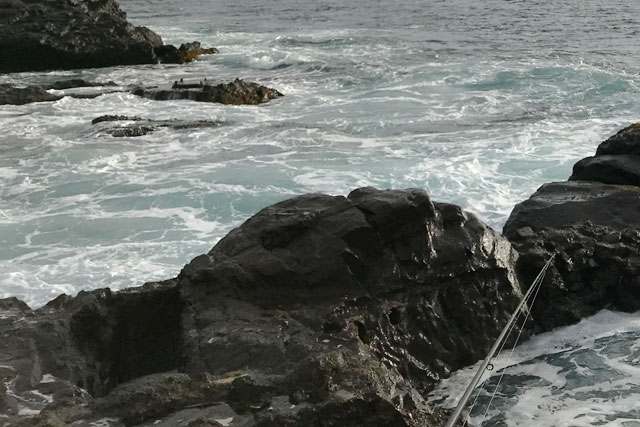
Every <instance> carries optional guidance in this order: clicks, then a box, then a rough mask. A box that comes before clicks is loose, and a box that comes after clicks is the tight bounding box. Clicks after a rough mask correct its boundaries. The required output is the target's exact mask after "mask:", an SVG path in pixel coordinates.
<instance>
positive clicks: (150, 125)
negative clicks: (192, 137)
mask: <svg viewBox="0 0 640 427" xmlns="http://www.w3.org/2000/svg"><path fill="white" fill-rule="evenodd" d="M105 122H109V123H113V122H133V123H129V124H120V125H118V126H108V127H102V128H101V131H102V132H106V133H108V134H109V135H111V136H114V137H117V138H120V137H136V136H143V135H148V134H150V133H153V132H155V131H156V129H158V128H169V129H175V130H181V129H199V128H210V127H219V126H222V125H224V124H225V122H222V121H215V120H149V119H142V118H140V117H129V116H119V115H106V116H100V117H96V118H95V119H93V120H92V121H91V124H93V125H95V124H99V123H105Z"/></svg>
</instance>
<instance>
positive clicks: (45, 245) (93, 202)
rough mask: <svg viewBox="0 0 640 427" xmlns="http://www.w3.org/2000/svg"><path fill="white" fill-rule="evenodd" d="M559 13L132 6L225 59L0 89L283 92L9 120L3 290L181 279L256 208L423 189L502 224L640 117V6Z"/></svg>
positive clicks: (29, 293)
mask: <svg viewBox="0 0 640 427" xmlns="http://www.w3.org/2000/svg"><path fill="white" fill-rule="evenodd" d="M560 3H561V4H549V2H546V1H545V2H542V1H527V2H505V1H502V0H500V1H498V0H487V1H472V2H469V1H466V0H465V1H462V0H451V1H447V2H429V4H425V3H424V2H423V1H417V0H403V1H402V2H400V3H394V5H393V9H392V10H391V9H390V8H391V6H390V4H389V3H388V2H386V3H385V2H365V1H363V0H347V1H341V2H336V1H320V2H318V1H315V0H314V1H311V0H305V1H297V0H296V1H293V0H285V1H279V2H264V1H260V2H258V1H257V0H256V1H246V2H245V1H243V2H230V1H222V0H218V1H214V2H210V1H204V0H185V1H183V2H170V1H168V0H123V1H122V6H123V8H124V9H125V11H127V12H128V14H129V17H130V19H131V20H132V21H133V22H134V24H136V25H148V26H149V27H151V28H152V29H154V30H156V31H157V32H159V33H160V34H161V35H162V36H163V37H164V39H165V41H167V42H169V43H180V42H185V41H191V40H200V41H201V42H202V43H203V44H204V45H206V46H216V47H218V48H219V49H220V54H218V55H213V56H207V57H202V58H201V59H200V60H198V61H197V62H195V63H193V64H189V65H186V66H175V65H157V66H156V65H149V66H140V67H113V68H106V69H99V70H82V71H57V72H49V73H22V74H9V75H2V76H0V82H10V83H16V84H32V83H42V82H51V81H55V80H60V79H64V78H75V77H81V78H85V79H89V80H97V81H108V80H114V81H116V82H117V83H118V84H121V85H123V86H124V85H129V84H136V83H144V84H148V85H152V84H163V83H167V82H171V81H174V80H178V79H180V78H185V79H186V80H189V79H197V80H199V79H202V78H204V77H208V78H210V79H219V80H222V81H228V80H231V79H233V78H236V77H241V78H246V79H249V80H252V81H258V82H260V83H263V84H265V85H268V86H272V87H275V88H277V89H278V90H280V91H281V92H283V93H284V94H285V95H286V96H285V97H284V98H281V99H278V100H275V101H273V102H271V103H269V104H266V105H262V106H259V107H255V106H222V105H215V104H202V103H195V102H190V101H166V102H155V101H150V100H147V99H142V98H138V97H135V96H133V95H130V94H125V93H112V94H108V95H104V96H101V97H99V98H96V99H72V98H63V99H62V100H60V101H57V102H53V103H40V104H31V105H26V106H19V107H15V106H1V107H0V121H1V123H2V133H1V134H0V296H7V295H16V296H18V297H21V298H23V299H25V300H26V301H27V302H29V303H30V304H33V305H41V304H43V303H44V302H46V301H47V300H48V299H50V298H52V297H54V296H56V295H57V294H59V293H60V292H66V293H71V294H73V293H75V292H77V291H78V290H80V289H91V288H98V287H105V286H110V287H112V288H116V289H118V288H122V287H126V286H133V285H138V284H140V283H142V282H143V281H146V280H155V279H164V278H168V277H172V276H175V275H176V274H177V273H178V271H179V270H180V268H181V266H182V265H184V264H185V263H186V262H187V261H188V260H189V259H191V258H192V257H194V256H197V255H199V254H201V253H203V252H206V251H208V250H209V249H210V248H211V247H212V246H213V244H214V243H215V242H216V241H217V240H218V239H219V238H220V237H222V236H223V235H224V234H226V233H227V232H228V231H229V230H230V229H231V228H232V227H234V226H236V225H238V224H239V223H240V222H242V221H243V220H245V219H246V218H248V217H249V216H250V215H252V214H254V213H256V212H257V211H258V210H259V209H261V208H262V207H264V206H266V205H269V204H272V203H274V202H276V201H279V200H282V199H284V198H287V197H290V196H293V195H296V194H301V193H306V192H316V191H319V192H326V193H331V194H346V193H348V192H349V191H350V190H352V189H353V188H355V187H358V186H364V185H373V186H376V187H379V188H406V187H419V188H424V189H426V190H427V191H428V192H429V194H430V195H431V196H432V197H433V199H435V200H438V201H446V202H452V203H457V204H460V205H462V206H463V207H464V208H466V209H468V210H470V211H472V212H475V213H476V214H478V215H479V216H480V217H481V218H482V219H484V220H485V221H487V222H488V223H489V224H491V225H492V226H493V227H496V228H498V229H499V228H501V227H502V224H503V223H504V221H505V220H506V218H507V216H508V214H509V212H510V211H511V209H512V208H513V206H514V204H515V203H517V202H519V201H521V200H523V199H525V198H527V197H528V196H529V195H530V194H531V193H532V192H533V191H535V189H536V188H537V187H538V186H539V185H541V184H542V183H544V182H548V181H552V180H564V179H566V178H567V177H568V176H569V175H570V173H571V167H572V165H573V163H574V162H575V161H577V160H578V159H580V158H582V157H584V156H586V155H589V154H591V153H593V152H594V150H595V147H596V145H597V144H598V143H599V142H600V141H601V140H602V139H603V138H604V137H606V136H608V135H609V134H611V133H613V132H614V131H616V130H617V129H619V128H621V127H622V126H624V125H626V124H628V123H630V122H632V121H635V120H636V119H637V118H638V116H639V113H640V106H639V105H638V103H637V99H638V95H639V94H640V90H639V87H640V77H638V76H639V75H640V73H639V71H640V63H639V62H638V60H637V58H639V57H640V55H638V52H637V46H638V43H635V42H633V40H635V38H636V35H635V34H636V31H637V27H638V26H637V25H636V23H635V21H634V19H635V18H633V17H634V16H640V15H639V14H638V13H637V12H640V6H639V5H638V4H636V3H635V2H626V1H623V0H614V1H612V2H608V3H607V5H605V6H603V5H602V4H601V3H602V2H597V1H595V0H587V1H581V2H579V7H577V5H578V3H577V2H560ZM569 3H572V4H573V3H575V4H574V5H573V6H572V5H570V4H569ZM543 10H544V13H543V12H542V11H543ZM621 16H623V17H625V18H624V19H620V17H621ZM103 114H125V115H132V116H136V115H137V116H141V117H144V118H150V119H173V118H178V119H185V120H195V119H207V120H216V121H221V122H223V125H222V126H220V127H215V128H206V129H184V130H170V129H160V130H158V131H156V132H155V133H153V134H151V135H146V136H143V137H139V138H114V137H112V136H110V135H109V134H107V133H106V132H104V131H103V130H102V129H103V127H101V126H92V125H91V124H90V121H91V120H92V119H93V118H95V117H97V116H100V115H103Z"/></svg>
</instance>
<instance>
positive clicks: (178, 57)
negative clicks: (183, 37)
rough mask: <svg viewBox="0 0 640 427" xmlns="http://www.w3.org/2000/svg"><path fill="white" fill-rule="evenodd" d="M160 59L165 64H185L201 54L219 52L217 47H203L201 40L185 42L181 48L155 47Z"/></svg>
mask: <svg viewBox="0 0 640 427" xmlns="http://www.w3.org/2000/svg"><path fill="white" fill-rule="evenodd" d="M155 53H156V55H158V60H159V61H160V62H162V63H165V64H184V63H187V62H192V61H194V60H195V59H196V58H197V57H198V56H200V55H211V54H214V53H218V49H216V48H215V47H211V48H203V47H202V46H200V42H191V43H183V44H181V45H180V47H179V48H176V47H175V46H173V45H163V46H160V47H157V48H156V49H155Z"/></svg>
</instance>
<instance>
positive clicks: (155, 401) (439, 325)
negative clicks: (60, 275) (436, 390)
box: [0, 188, 520, 427]
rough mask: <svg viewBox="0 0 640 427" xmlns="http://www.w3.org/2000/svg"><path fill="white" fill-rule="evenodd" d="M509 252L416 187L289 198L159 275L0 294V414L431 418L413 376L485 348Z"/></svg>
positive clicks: (15, 421) (57, 421)
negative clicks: (35, 302) (50, 291)
mask: <svg viewBox="0 0 640 427" xmlns="http://www.w3.org/2000/svg"><path fill="white" fill-rule="evenodd" d="M514 262H515V252H514V251H513V250H512V249H511V246H510V244H509V243H508V242H507V241H506V240H505V239H504V238H502V237H501V236H499V235H497V234H496V233H495V232H493V231H492V230H491V229H489V228H488V227H487V226H485V225H484V224H482V223H481V222H480V221H478V220H477V219H476V218H475V217H474V216H473V215H470V214H468V213H466V212H464V211H462V210H461V209H460V208H458V207H456V206H452V205H447V204H434V203H432V202H431V200H430V199H429V197H428V196H427V195H426V194H425V193H424V192H422V191H420V190H406V191H378V190H375V189H371V188H363V189H359V190H356V191H354V192H352V193H351V194H350V195H349V197H348V198H345V197H332V196H325V195H319V194H315V195H307V196H300V197H296V198H294V199H291V200H287V201H284V202H281V203H278V204H276V205H274V206H271V207H268V208H266V209H264V210H262V211H261V212H260V213H258V214H257V215H255V216H254V217H253V218H251V219H250V220H249V221H247V222H246V223H245V224H243V225H242V226H241V227H239V228H237V229H236V230H234V231H232V232H231V233H230V234H229V235H228V236H227V237H225V238H224V239H222V240H221V241H220V242H219V243H218V244H217V245H216V246H215V247H214V248H213V249H212V250H211V251H210V252H209V254H206V255H201V256H199V257H197V258H195V259H194V260H193V261H192V262H191V263H189V264H188V265H187V266H185V268H184V269H183V271H182V272H181V274H180V276H179V277H178V278H177V279H175V280H173V281H169V282H167V283H155V284H153V283H152V284H147V285H145V286H143V287H141V288H137V289H130V290H125V291H121V292H117V293H113V292H110V291H109V290H98V291H93V292H81V293H80V294H79V295H78V296H77V297H75V298H71V297H67V296H61V297H59V298H57V299H55V300H53V301H51V302H50V303H49V304H47V306H45V307H43V308H42V309H39V310H35V311H32V310H30V309H28V307H25V306H24V304H21V303H20V302H19V301H17V300H15V299H12V300H3V301H0V310H2V311H0V334H2V336H5V337H8V339H5V340H0V365H2V366H4V367H7V368H3V369H5V370H4V371H2V370H0V376H4V378H8V381H7V382H6V384H8V385H9V387H11V390H7V391H6V392H3V390H2V389H0V405H2V408H3V409H2V410H3V411H6V413H7V414H8V415H9V418H8V419H6V425H7V426H27V425H29V426H45V425H48V426H51V425H70V424H74V425H90V423H97V422H98V421H99V420H101V419H104V418H109V419H110V423H111V425H113V426H125V425H126V426H133V425H141V424H142V425H154V426H161V427H162V426H166V427H169V426H170V427H176V426H185V427H188V426H191V427H196V426H216V425H230V426H243V427H249V426H261V427H267V426H308V425H314V426H336V427H337V426H341V427H356V426H371V427H373V426H382V425H384V426H407V427H418V426H420V427H428V426H436V425H441V424H442V422H443V414H442V413H439V412H437V411H434V410H433V409H432V408H431V407H430V406H429V404H428V402H427V401H426V399H425V396H426V392H428V391H429V390H430V389H431V388H432V387H433V385H434V382H435V381H436V380H438V379H439V378H441V377H443V376H447V375H448V374H449V372H450V371H451V370H453V369H457V368H459V367H461V366H463V365H466V364H469V363H471V362H473V361H475V360H476V359H478V358H480V357H482V356H484V353H485V351H486V350H487V349H488V347H490V346H491V344H492V341H493V339H494V338H495V337H496V336H497V335H498V333H499V331H500V329H501V327H502V326H503V325H504V323H505V322H506V320H507V318H508V316H509V314H510V312H511V310H512V309H513V308H514V307H515V305H516V304H517V302H518V299H519V295H520V291H519V287H518V284H517V282H516V279H515V272H514V270H513V268H512V265H513V263H514ZM83 389H86V390H88V391H89V392H90V393H91V395H89V394H87V393H86V392H83ZM34 390H35V391H37V393H39V394H34V396H36V397H37V396H40V397H39V398H37V399H36V398H29V395H28V393H32V394H33V391H34ZM12 396H18V397H19V400H16V399H14V400H13V401H12V400H11V399H12ZM43 396H44V397H43ZM48 396H51V398H49V397H48ZM38 399H39V400H38ZM28 410H31V411H32V412H37V411H40V413H39V414H38V415H35V416H27V415H19V413H22V414H25V413H27V412H28ZM20 411H22V412H20Z"/></svg>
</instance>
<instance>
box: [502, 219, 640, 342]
mask: <svg viewBox="0 0 640 427" xmlns="http://www.w3.org/2000/svg"><path fill="white" fill-rule="evenodd" d="M638 230H639V229H638V228H636V229H631V228H627V229H624V230H616V229H613V228H611V227H607V226H602V225H595V224H593V223H590V222H588V221H585V222H582V223H580V224H576V225H571V226H565V227H560V228H540V229H537V230H536V231H535V233H534V232H533V230H532V229H531V228H523V229H520V230H519V232H517V233H515V234H514V235H513V236H512V237H511V242H512V244H513V246H514V247H515V248H516V249H517V250H518V252H519V253H520V258H519V259H518V263H517V268H518V273H519V277H521V279H522V283H532V282H533V280H534V278H535V277H536V276H537V274H538V272H539V271H540V269H541V268H542V266H543V265H544V264H545V263H546V262H547V260H548V259H549V257H550V256H551V254H552V253H553V251H558V255H557V256H556V259H555V262H554V264H553V266H552V267H551V268H550V270H549V271H548V272H547V275H546V278H545V281H544V283H543V286H542V287H541V289H540V293H539V295H538V297H537V300H536V303H535V304H534V305H533V307H532V315H533V319H534V321H535V330H536V332H544V331H548V330H551V329H553V328H555V327H558V326H564V325H570V324H573V323H577V322H579V321H580V320H581V319H583V318H585V317H588V316H592V315H593V314H595V313H596V312H598V311H600V310H602V309H605V308H606V309H610V310H618V311H626V312H634V311H637V310H639V309H640V231H638Z"/></svg>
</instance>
